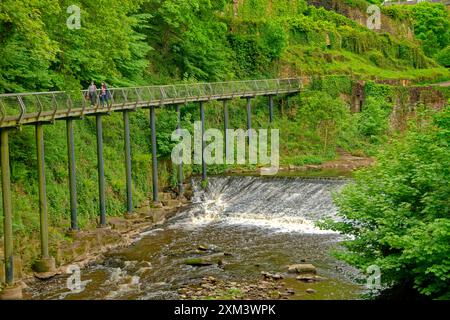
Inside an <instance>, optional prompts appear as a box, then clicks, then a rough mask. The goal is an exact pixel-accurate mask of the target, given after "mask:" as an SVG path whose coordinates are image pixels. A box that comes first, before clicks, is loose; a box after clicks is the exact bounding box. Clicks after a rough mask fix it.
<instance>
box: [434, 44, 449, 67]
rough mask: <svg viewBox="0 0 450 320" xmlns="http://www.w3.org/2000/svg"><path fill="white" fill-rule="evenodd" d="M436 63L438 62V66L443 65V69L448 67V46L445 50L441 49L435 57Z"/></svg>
mask: <svg viewBox="0 0 450 320" xmlns="http://www.w3.org/2000/svg"><path fill="white" fill-rule="evenodd" d="M436 61H437V62H439V64H441V65H443V66H444V67H447V68H449V67H450V45H448V46H447V47H446V48H444V49H442V50H441V51H440V52H439V53H438V54H437V55H436Z"/></svg>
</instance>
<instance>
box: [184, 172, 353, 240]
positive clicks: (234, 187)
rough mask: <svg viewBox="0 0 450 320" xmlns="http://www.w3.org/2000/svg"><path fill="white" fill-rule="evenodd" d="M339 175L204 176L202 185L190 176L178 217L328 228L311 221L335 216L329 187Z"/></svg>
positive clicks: (196, 223) (286, 228) (194, 223)
mask: <svg viewBox="0 0 450 320" xmlns="http://www.w3.org/2000/svg"><path fill="white" fill-rule="evenodd" d="M345 183H346V181H345V180H331V179H304V178H261V177H245V176H240V177H236V176H230V177H210V178H209V180H208V187H207V189H206V190H202V188H201V186H200V181H199V180H193V189H194V197H193V203H194V205H193V207H192V208H191V209H190V210H189V211H188V212H187V216H186V218H185V219H184V220H182V221H180V223H181V224H182V225H183V226H184V227H186V226H190V227H201V226H205V225H208V224H210V223H218V224H227V225H236V226H252V227H255V226H256V227H261V228H267V229H273V230H275V231H280V232H302V233H331V232H332V231H330V230H321V229H319V228H318V227H316V225H315V222H317V221H319V220H321V219H324V218H333V219H335V220H336V219H337V217H336V211H337V209H336V207H335V205H334V204H333V201H332V197H331V193H332V192H333V191H338V190H339V189H340V188H341V187H342V186H343V185H344V184H345Z"/></svg>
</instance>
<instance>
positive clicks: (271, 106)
mask: <svg viewBox="0 0 450 320" xmlns="http://www.w3.org/2000/svg"><path fill="white" fill-rule="evenodd" d="M269 121H270V123H272V122H273V96H269Z"/></svg>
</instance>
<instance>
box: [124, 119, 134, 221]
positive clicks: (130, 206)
mask: <svg viewBox="0 0 450 320" xmlns="http://www.w3.org/2000/svg"><path fill="white" fill-rule="evenodd" d="M123 130H124V140H125V141H124V148H125V175H126V183H127V215H130V214H133V194H132V180H131V142H130V117H129V111H128V110H125V111H124V112H123Z"/></svg>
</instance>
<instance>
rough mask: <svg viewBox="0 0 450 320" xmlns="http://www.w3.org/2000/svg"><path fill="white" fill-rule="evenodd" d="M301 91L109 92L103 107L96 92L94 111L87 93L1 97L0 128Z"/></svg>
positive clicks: (222, 87) (243, 85) (220, 86)
mask: <svg viewBox="0 0 450 320" xmlns="http://www.w3.org/2000/svg"><path fill="white" fill-rule="evenodd" d="M300 89H301V81H300V79H297V78H291V79H267V80H249V81H229V82H214V83H196V84H176V85H165V86H146V87H128V88H111V89H109V93H110V99H109V100H108V101H107V103H105V104H104V105H102V104H101V102H100V100H99V92H100V90H98V91H97V103H96V105H95V106H94V107H91V106H90V101H88V100H87V99H86V96H87V91H86V90H84V91H70V92H65V91H55V92H32V93H11V94H0V128H4V127H15V126H20V125H25V124H35V123H39V122H51V121H54V120H58V119H66V118H76V117H83V116H86V115H94V114H99V113H108V112H113V111H120V110H129V109H136V108H145V107H150V106H163V105H173V104H182V103H187V102H199V101H210V100H223V99H233V98H245V97H255V96H268V95H277V94H289V93H296V92H299V91H300Z"/></svg>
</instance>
